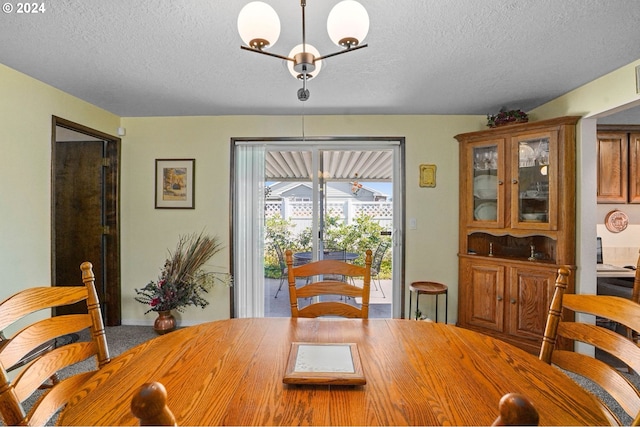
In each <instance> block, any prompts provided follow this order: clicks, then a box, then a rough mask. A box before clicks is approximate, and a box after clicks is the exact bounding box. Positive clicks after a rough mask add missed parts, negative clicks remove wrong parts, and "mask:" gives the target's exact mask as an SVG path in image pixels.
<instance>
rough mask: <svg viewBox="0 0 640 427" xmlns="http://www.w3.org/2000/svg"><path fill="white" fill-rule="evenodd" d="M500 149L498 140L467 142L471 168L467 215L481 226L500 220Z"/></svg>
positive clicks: (496, 222) (501, 151)
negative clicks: (478, 143) (470, 199)
mask: <svg viewBox="0 0 640 427" xmlns="http://www.w3.org/2000/svg"><path fill="white" fill-rule="evenodd" d="M503 153H504V144H503V143H502V141H496V143H495V144H486V143H484V144H482V145H472V146H471V153H470V154H471V160H472V161H471V164H472V167H473V172H472V173H471V174H470V178H471V179H470V181H471V182H470V183H469V187H470V188H471V190H472V191H471V194H472V195H473V202H472V203H471V204H470V206H469V208H470V209H471V212H470V215H469V217H470V218H472V219H473V220H472V222H473V223H476V224H478V223H480V224H482V226H484V227H498V226H501V225H502V224H503V223H504V209H503V208H502V206H501V205H502V200H503V196H502V192H503V186H502V183H503V176H502V174H503V173H504V172H503V170H504V167H503V164H504V156H503ZM478 225H479V224H478Z"/></svg>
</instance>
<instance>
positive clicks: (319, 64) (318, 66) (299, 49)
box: [287, 43, 322, 80]
mask: <svg viewBox="0 0 640 427" xmlns="http://www.w3.org/2000/svg"><path fill="white" fill-rule="evenodd" d="M306 46H307V50H306V52H308V53H310V54H312V55H313V56H314V58H318V57H320V52H318V49H316V48H315V47H313V46H312V45H310V44H309V43H307V45H306ZM300 52H302V44H299V45H297V46H296V47H294V48H293V49H291V52H289V55H288V56H289V58H293V57H294V56H295V55H296V54H297V53H300ZM314 64H315V66H316V68H315V70H313V71H312V72H310V73H309V75H308V76H309V77H308V78H307V80H311V79H313V78H315V77H316V76H317V75H318V74H320V70H321V69H322V61H314ZM293 65H294V64H293V62H292V61H287V68H288V69H289V72H290V73H291V75H292V76H293V77H295V78H296V79H297V78H298V75H300V73H299V72H297V71H296V70H294V69H293Z"/></svg>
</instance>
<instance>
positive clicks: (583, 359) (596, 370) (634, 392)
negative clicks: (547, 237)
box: [539, 268, 640, 425]
mask: <svg viewBox="0 0 640 427" xmlns="http://www.w3.org/2000/svg"><path fill="white" fill-rule="evenodd" d="M569 274H570V273H569V269H568V268H560V269H558V277H557V279H556V284H555V292H554V294H553V299H552V300H551V307H550V308H549V316H548V317H547V324H546V326H545V331H544V338H543V340H542V347H541V348H540V356H539V357H540V360H542V361H544V362H546V363H549V364H554V365H556V366H558V367H559V368H561V369H564V370H566V371H569V372H572V373H574V374H577V375H579V376H582V377H585V378H587V379H589V380H591V381H593V382H594V383H595V384H597V385H599V386H600V387H602V388H603V389H604V390H605V391H606V392H607V393H608V394H609V395H610V396H611V397H612V398H613V399H615V400H616V401H617V402H618V404H619V405H620V407H622V409H623V410H624V411H625V412H626V413H627V414H628V415H629V416H630V418H631V419H632V420H633V421H632V424H631V425H639V424H640V392H639V391H638V389H637V388H636V387H635V386H634V385H633V384H632V383H631V382H630V381H629V380H628V379H627V378H626V377H625V375H624V374H623V373H622V372H620V371H618V370H617V369H616V368H615V367H613V366H611V365H608V364H607V363H605V362H603V361H601V360H598V359H596V358H595V357H592V356H589V355H587V354H582V353H578V352H575V351H570V350H562V349H559V348H555V347H556V343H557V341H558V338H559V337H562V338H564V339H566V340H573V341H577V342H583V343H586V344H588V345H591V346H594V347H595V348H596V349H600V350H603V351H605V352H607V353H608V354H610V355H611V356H613V357H615V358H617V359H618V360H620V361H622V362H623V363H625V364H626V365H627V366H629V367H630V368H631V369H633V370H634V371H636V372H640V347H638V346H637V345H636V344H635V343H634V342H633V341H631V340H630V339H628V338H627V337H626V336H624V335H621V334H618V333H616V332H614V331H611V330H609V329H607V328H605V327H602V326H598V325H597V324H591V323H582V322H579V321H569V320H566V319H565V318H563V310H571V311H573V312H574V313H576V314H578V313H584V314H590V315H593V316H596V317H601V318H604V319H610V320H612V321H614V322H618V323H620V324H622V325H624V326H625V327H627V328H629V329H631V330H633V331H638V330H640V305H639V304H638V303H636V302H634V301H631V300H629V299H627V298H621V297H616V296H610V295H586V294H579V295H574V294H567V295H565V291H566V289H567V283H568V277H569ZM565 316H566V315H565ZM601 406H602V408H603V410H604V412H605V414H607V415H608V416H609V417H610V419H611V422H612V424H614V423H615V424H618V425H622V422H621V420H619V419H617V417H616V416H615V415H614V412H613V411H612V410H611V409H610V408H609V407H608V406H607V405H606V403H604V401H603V402H601Z"/></svg>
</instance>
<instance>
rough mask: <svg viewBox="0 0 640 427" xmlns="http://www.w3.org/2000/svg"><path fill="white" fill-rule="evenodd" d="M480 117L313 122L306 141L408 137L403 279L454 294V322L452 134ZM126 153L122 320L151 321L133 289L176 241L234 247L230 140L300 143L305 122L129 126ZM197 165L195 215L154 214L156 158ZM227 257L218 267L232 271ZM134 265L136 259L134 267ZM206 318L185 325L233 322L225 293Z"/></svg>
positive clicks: (179, 120)
mask: <svg viewBox="0 0 640 427" xmlns="http://www.w3.org/2000/svg"><path fill="white" fill-rule="evenodd" d="M484 120H485V118H484V117H478V116H307V117H306V118H305V128H306V131H305V134H306V135H307V136H348V135H366V136H403V137H405V138H406V165H405V167H406V188H405V190H406V210H405V216H406V217H407V218H416V220H417V224H418V227H417V229H416V230H406V231H405V232H406V254H407V255H406V280H407V283H409V282H411V281H415V280H424V279H432V280H438V281H442V282H443V283H447V284H449V285H450V286H451V294H450V297H451V298H450V302H451V304H450V305H451V306H450V311H449V315H450V316H449V319H454V320H455V319H456V312H457V310H456V304H455V301H456V300H457V283H456V282H457V256H456V254H457V220H458V191H457V190H458V168H457V162H458V144H457V142H456V140H455V139H454V138H453V135H455V134H457V133H460V132H466V131H471V130H477V129H481V128H482V127H483V126H484ZM122 125H123V126H124V127H125V128H126V131H127V134H126V136H125V137H124V139H123V144H122V146H123V150H122V159H123V160H122V182H123V185H122V188H123V190H122V209H123V210H122V259H123V265H122V277H123V280H122V282H123V302H122V307H123V320H124V321H126V322H127V323H139V322H144V321H148V320H150V317H151V315H148V316H147V318H146V319H147V320H145V318H144V317H143V316H142V312H143V310H142V307H141V306H140V305H139V304H138V303H136V302H135V301H133V296H134V288H135V287H137V286H141V285H142V284H144V283H146V282H147V281H148V280H150V279H153V278H155V276H156V275H157V273H158V269H159V266H160V265H161V263H162V261H163V259H164V256H165V254H166V248H172V247H173V245H174V244H175V241H176V238H177V235H178V234H179V233H185V232H193V231H199V230H201V229H202V228H205V227H206V229H207V231H209V232H211V233H215V234H218V235H219V236H220V237H222V238H223V239H224V241H225V243H226V245H228V239H229V236H228V234H229V209H230V207H229V197H230V196H229V185H230V165H229V150H230V139H231V138H232V137H286V136H300V132H301V117H291V116H269V117H266V116H253V117H247V116H242V117H234V116H223V117H171V118H166V117H157V118H124V119H123V120H122ZM181 157H186V158H195V159H196V209H195V210H192V211H186V210H159V209H158V210H157V209H154V201H153V168H154V159H155V158H181ZM421 163H435V164H436V165H437V166H438V171H437V187H436V188H421V187H419V186H418V175H419V165H420V164H421ZM228 257H229V254H228V252H226V251H225V253H224V254H222V255H221V256H219V257H216V259H215V262H216V263H219V264H221V265H222V264H224V265H226V264H227V263H228ZM129 260H130V261H129ZM211 301H212V303H211V305H210V306H209V307H207V308H206V309H205V310H204V311H203V310H200V309H197V308H195V309H189V310H188V311H187V313H185V314H184V315H182V317H183V321H184V323H192V322H198V321H206V320H212V319H219V318H224V317H228V316H229V302H228V299H227V297H226V290H223V289H218V290H216V291H215V292H214V295H213V296H212V298H211Z"/></svg>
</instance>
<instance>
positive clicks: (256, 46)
mask: <svg viewBox="0 0 640 427" xmlns="http://www.w3.org/2000/svg"><path fill="white" fill-rule="evenodd" d="M306 5H307V2H306V0H300V7H301V9H302V43H301V44H299V45H297V46H295V47H294V48H293V49H292V50H291V51H290V52H289V56H284V55H278V54H276V53H271V52H267V51H265V49H267V48H269V47H272V46H273V45H274V44H275V43H276V41H278V37H279V36H280V18H278V14H277V13H276V11H275V10H274V9H273V8H272V7H271V6H269V5H268V4H266V3H264V2H261V1H254V2H251V3H248V4H247V5H245V6H244V7H243V8H242V10H241V11H240V14H239V15H238V32H239V33H240V37H241V38H242V40H243V41H244V42H245V43H246V46H244V45H243V46H240V48H241V49H244V50H249V51H251V52H255V53H260V54H263V55H268V56H272V57H275V58H280V59H283V60H285V61H287V66H288V68H289V72H290V73H291V74H292V75H293V77H295V78H296V79H298V80H301V81H302V88H300V89H299V90H298V99H299V100H300V101H306V100H307V99H309V90H308V89H307V81H308V80H311V79H312V78H314V77H316V76H317V75H318V73H319V72H320V69H321V68H322V60H323V59H326V58H330V57H332V56H336V55H341V54H343V53H347V52H352V51H354V50H357V49H362V48H364V47H367V45H366V44H361V43H362V41H363V40H364V38H365V37H366V36H367V33H368V32H369V15H368V14H367V10H366V9H365V8H364V7H363V6H362V5H361V4H360V3H358V2H357V1H355V0H344V1H341V2H340V3H338V4H336V5H335V6H334V7H333V9H331V12H330V13H329V17H328V18H327V32H328V33H329V38H331V40H332V41H333V42H334V43H335V44H336V45H338V46H340V47H341V48H343V49H342V50H340V51H337V52H334V53H330V54H327V55H320V53H319V52H318V50H317V49H316V48H315V47H313V46H312V45H310V44H308V43H307V41H306V28H305V13H304V9H305V6H306Z"/></svg>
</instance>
